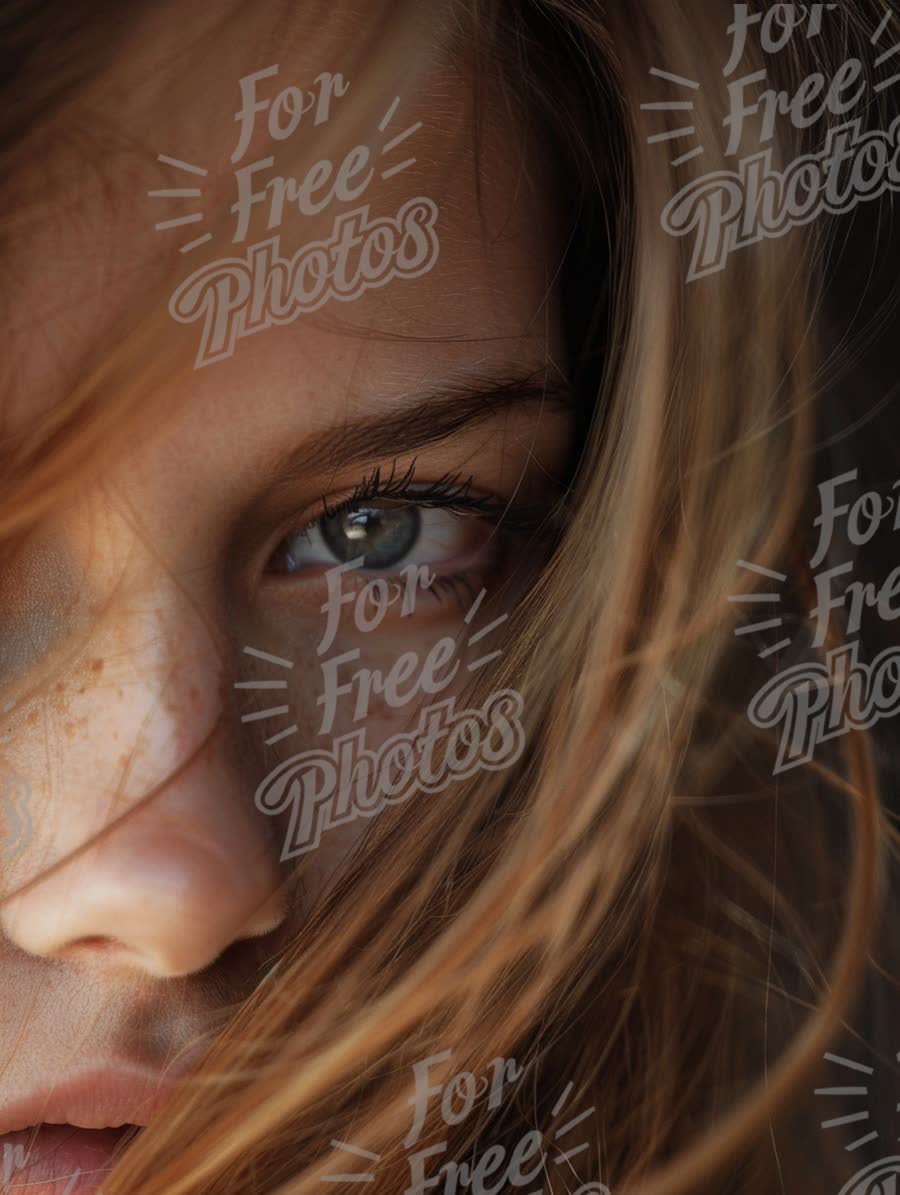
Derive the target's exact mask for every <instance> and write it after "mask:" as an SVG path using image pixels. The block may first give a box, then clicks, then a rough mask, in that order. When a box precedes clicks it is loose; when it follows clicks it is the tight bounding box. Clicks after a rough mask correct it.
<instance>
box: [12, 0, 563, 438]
mask: <svg viewBox="0 0 900 1195" xmlns="http://www.w3.org/2000/svg"><path fill="white" fill-rule="evenodd" d="M298 10H299V11H298ZM477 94H478V96H479V99H478V113H477V120H476V101H475V95H476V90H475V86H474V76H473V72H472V69H471V66H470V60H469V55H468V51H467V47H466V45H465V39H464V38H462V37H461V36H460V34H459V31H458V29H454V28H453V27H452V25H451V24H450V23H449V22H448V21H447V19H446V12H445V8H444V5H443V4H441V3H437V2H435V3H432V2H430V0H429V2H426V3H418V4H416V5H414V6H412V7H407V6H403V5H401V4H398V3H396V2H392V3H391V4H390V5H389V6H382V5H380V4H379V3H368V4H367V5H366V6H362V5H354V4H350V3H348V2H347V0H337V2H336V3H329V4H328V5H322V4H318V3H316V4H304V5H300V6H297V5H292V6H287V7H286V6H284V5H282V4H274V3H269V2H264V3H262V4H258V5H253V6H241V7H240V9H239V10H234V11H232V10H231V9H228V8H225V7H220V6H217V5H212V6H204V10H203V13H202V15H201V14H197V13H196V12H193V11H191V12H186V10H185V8H184V7H183V6H178V7H176V6H175V5H171V4H164V5H160V6H154V7H153V9H152V11H151V12H150V13H148V14H146V15H144V16H142V17H141V18H140V19H136V20H135V23H134V27H133V29H132V31H131V33H130V35H129V37H128V38H127V39H126V41H125V43H124V44H123V45H122V46H121V47H120V49H119V51H118V52H117V54H116V55H115V57H114V58H113V60H112V61H111V62H110V63H109V65H108V66H107V67H106V68H105V69H104V70H103V71H102V72H101V73H99V74H98V75H97V77H96V78H95V79H93V80H92V81H91V82H90V84H89V85H88V87H87V89H86V90H85V92H84V93H83V94H82V95H81V96H80V98H79V99H78V100H77V101H73V102H72V103H71V104H70V105H69V107H68V108H67V109H65V110H63V111H62V112H61V113H60V116H59V119H58V121H57V122H56V124H55V127H54V130H53V133H52V136H51V137H50V138H48V140H47V143H46V147H42V149H41V152H40V153H36V154H35V156H34V159H33V160H32V161H31V162H30V164H29V165H28V167H27V168H26V170H25V171H24V172H23V175H22V177H21V178H19V179H18V180H17V182H16V184H15V186H14V193H15V194H14V198H15V200H16V201H17V202H16V209H17V211H18V213H19V214H18V216H17V219H16V227H17V229H18V233H17V234H16V235H15V236H13V237H11V238H10V239H9V244H8V248H7V267H8V277H9V280H10V286H8V287H7V288H6V289H7V295H8V300H7V301H8V302H10V303H11V304H12V311H11V312H10V321H9V322H10V328H11V344H12V353H11V357H10V360H11V361H13V360H14V361H15V362H16V363H17V364H16V366H15V371H16V386H15V388H14V391H13V407H14V408H15V409H18V410H21V412H22V414H23V415H24V414H26V413H28V412H33V411H34V409H35V406H36V404H38V403H40V402H41V401H43V400H44V397H45V396H46V397H48V398H49V396H51V395H56V394H58V393H61V392H62V391H63V389H64V388H65V387H66V386H67V385H68V384H70V383H71V379H72V376H73V373H74V372H75V371H76V370H77V369H78V367H79V365H80V364H81V362H82V361H83V360H84V359H85V357H88V356H92V355H94V354H96V353H98V352H99V353H101V354H102V351H103V348H104V345H105V344H106V343H109V342H110V340H114V339H115V338H116V336H117V328H118V327H119V326H120V321H121V320H122V319H123V317H125V318H127V319H128V320H131V318H132V317H133V318H134V319H135V320H137V319H138V318H139V317H140V318H149V319H150V320H154V321H155V322H156V325H157V326H158V339H159V344H160V350H161V351H165V352H166V353H169V352H171V353H173V355H175V356H177V357H178V358H179V360H180V361H182V362H183V363H184V364H186V366H187V368H188V371H189V373H188V377H189V382H190V385H191V387H192V388H193V389H196V390H198V391H200V392H205V391H207V390H208V389H210V388H212V389H219V388H221V387H223V386H231V385H232V384H234V385H239V386H242V387H245V386H246V385H247V384H248V383H249V380H250V379H251V378H252V379H253V380H254V382H255V383H256V384H258V383H259V381H260V379H262V380H263V381H265V380H267V379H271V380H272V381H273V382H276V383H282V382H283V381H284V380H286V379H296V377H297V376H298V371H299V372H301V373H302V374H303V376H304V377H307V376H316V375H318V381H319V382H320V383H322V382H324V381H325V380H327V375H329V374H330V373H331V372H332V370H336V371H337V376H339V377H340V380H341V382H342V384H343V385H344V386H345V388H346V387H347V386H348V385H349V383H350V380H351V376H356V375H358V373H359V371H360V369H361V368H362V370H363V372H364V373H365V372H366V371H369V370H374V371H375V372H376V373H377V371H378V370H379V369H382V370H383V369H388V368H389V369H390V371H391V372H392V374H393V375H394V377H393V379H392V384H395V385H396V386H399V387H401V388H402V387H404V386H409V385H410V384H413V383H414V382H415V380H416V379H417V378H418V377H419V376H420V375H421V371H422V369H423V367H424V366H425V364H426V363H427V365H428V366H429V367H432V366H441V367H443V368H447V369H452V368H453V367H454V365H459V364H462V363H463V360H464V358H466V357H467V358H468V359H469V360H471V359H472V352H473V350H472V347H471V346H472V345H473V344H479V343H480V344H482V345H483V346H484V347H483V349H482V350H479V351H480V352H481V354H482V355H487V356H488V357H495V358H497V360H498V363H499V361H500V359H501V358H502V357H504V356H505V357H506V358H508V359H509V360H510V361H511V362H513V361H514V362H519V361H520V360H521V357H522V351H523V349H522V345H523V343H525V344H526V345H527V346H531V347H526V349H525V351H526V353H533V355H534V358H535V364H539V363H540V358H541V355H542V347H541V346H545V345H546V341H547V331H548V323H547V314H546V311H545V307H544V300H545V296H546V292H547V286H548V278H549V277H550V276H551V275H552V273H553V269H554V263H553V255H554V239H555V238H554V237H553V236H552V229H553V226H554V223H555V221H554V216H553V206H554V204H553V197H552V195H551V188H550V187H549V185H548V183H549V180H548V179H547V178H546V177H545V176H544V172H543V171H542V169H541V163H540V154H539V147H536V146H534V145H530V144H527V143H526V136H525V129H524V128H523V127H522V126H521V125H520V124H519V123H518V122H517V121H515V120H514V119H513V118H512V116H511V115H510V111H509V108H508V107H507V106H506V105H505V104H504V101H503V98H502V96H501V94H500V91H499V89H498V88H497V87H496V86H495V85H494V81H492V80H488V86H487V87H486V88H484V89H480V90H479V91H478V93H477ZM476 128H478V129H479V131H480V133H479V138H476ZM429 241H430V243H429ZM266 245H267V246H268V248H266V249H259V248H258V247H259V246H266ZM342 253H343V255H344V261H343V267H342V269H343V273H342V275H341V278H335V277H334V276H333V275H335V274H337V273H339V272H340V271H339V270H338V266H339V265H340V262H339V261H338V259H339V258H340V256H341V254H342ZM298 263H299V264H298ZM419 267H421V268H419ZM323 270H324V271H325V272H327V273H329V277H328V279H327V281H326V285H325V286H324V287H322V286H320V287H319V291H320V292H321V295H324V298H325V301H324V302H322V303H317V302H316V301H315V300H316V294H317V293H318V292H316V287H317V286H319V283H320V281H321V279H320V275H321V274H322V273H323ZM192 283H193V288H192ZM178 295H180V296H181V303H180V305H179V301H178V299H177V298H176V297H175V296H178ZM254 302H255V303H256V315H255V316H251V315H250V313H249V309H250V308H251V307H252V306H253V304H254ZM173 312H174V313H175V314H174V315H173ZM208 318H209V319H212V320H213V322H214V323H215V321H216V320H218V321H219V325H220V331H221V328H222V327H224V332H223V333H222V336H221V337H220V338H219V341H217V340H216V338H215V336H213V337H212V339H211V340H210V338H209V337H207V339H206V342H207V344H209V343H214V344H216V343H220V342H221V343H222V344H224V345H225V351H224V352H221V353H220V356H219V359H218V360H215V359H214V350H210V351H207V353H206V358H207V359H205V360H204V359H203V344H204V327H205V324H206V322H207V319H208ZM242 321H243V322H242ZM250 327H257V328H258V329H259V330H258V331H253V332H252V335H251V334H249V333H248V332H247V331H246V329H247V328H250ZM235 328H237V332H236V334H235V335H234V336H233V337H231V340H230V350H229V336H230V333H231V332H233V331H234V330H235ZM242 329H243V331H242ZM463 346H468V347H465V348H464V347H463ZM220 347H221V344H220ZM17 350H18V351H17ZM36 350H37V351H36ZM339 363H342V364H340V365H339ZM198 364H199V368H197V366H198ZM213 378H214V379H215V380H214V381H213V380H212V379H213ZM350 389H351V390H353V387H352V386H351V387H350ZM369 389H371V388H369ZM365 390H366V387H365V386H363V388H362V391H363V393H362V397H363V398H365V397H366V395H365V393H364V392H365ZM23 396H27V400H26V399H25V398H24V397H23ZM369 397H370V396H369ZM350 401H353V395H351V397H350Z"/></svg>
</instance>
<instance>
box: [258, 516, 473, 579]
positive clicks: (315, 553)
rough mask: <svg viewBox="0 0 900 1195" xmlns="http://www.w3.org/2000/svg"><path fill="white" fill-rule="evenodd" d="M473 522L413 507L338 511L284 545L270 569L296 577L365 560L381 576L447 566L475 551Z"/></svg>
mask: <svg viewBox="0 0 900 1195" xmlns="http://www.w3.org/2000/svg"><path fill="white" fill-rule="evenodd" d="M473 522H474V520H464V519H461V518H459V516H457V515H454V514H453V513H452V512H450V511H448V510H441V509H439V508H429V507H419V506H415V505H411V504H405V505H403V506H374V505H373V506H366V507H362V508H360V509H350V510H343V511H338V512H337V513H336V514H333V515H325V516H323V517H322V518H320V519H318V520H317V521H316V522H315V523H313V524H312V525H311V526H310V527H308V528H306V530H305V531H301V532H296V533H294V534H292V535H290V536H288V537H287V538H286V539H285V540H283V541H282V543H281V545H280V547H279V548H278V550H277V551H276V553H275V557H274V559H273V561H272V564H271V565H270V568H271V569H272V571H275V572H279V573H289V574H293V573H297V572H299V571H301V570H302V569H303V568H308V567H310V566H315V565H334V564H343V563H345V562H346V561H348V560H355V559H357V558H358V557H359V556H362V557H363V565H362V567H363V568H364V569H368V570H371V571H375V572H377V571H382V572H385V571H387V570H389V569H390V570H396V571H399V570H400V569H402V568H404V567H406V566H407V565H410V564H416V565H420V564H446V563H449V562H451V561H452V560H453V559H454V558H455V557H457V556H459V555H460V554H461V553H464V552H465V551H466V550H467V549H468V548H470V547H471V544H472V532H473V527H472V526H471V524H472V523H473ZM467 524H468V526H467Z"/></svg>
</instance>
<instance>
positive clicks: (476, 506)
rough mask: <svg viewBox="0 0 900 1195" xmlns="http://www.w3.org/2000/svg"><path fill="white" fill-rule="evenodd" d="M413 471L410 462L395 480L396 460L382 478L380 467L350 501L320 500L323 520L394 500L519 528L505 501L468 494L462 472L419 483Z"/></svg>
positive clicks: (469, 485)
mask: <svg viewBox="0 0 900 1195" xmlns="http://www.w3.org/2000/svg"><path fill="white" fill-rule="evenodd" d="M415 470H416V462H415V461H413V462H412V464H411V465H410V466H409V468H408V469H407V470H406V472H405V473H403V474H402V475H401V476H399V477H398V476H397V462H396V461H395V462H394V463H393V465H392V466H391V470H390V473H389V474H388V475H387V476H386V477H383V476H382V471H381V467H380V466H379V467H378V468H376V469H375V470H374V472H373V473H372V474H371V475H370V476H368V477H365V478H363V480H362V481H361V482H359V484H358V485H357V486H356V488H355V489H354V491H353V493H352V494H351V495H350V497H349V498H345V499H344V500H343V501H341V502H339V503H337V504H336V505H334V506H330V505H329V503H328V500H327V499H326V498H322V511H323V516H322V517H324V518H328V519H332V518H335V517H336V516H338V515H342V514H345V513H346V512H348V511H355V510H360V509H362V508H363V507H365V506H366V504H367V503H370V502H375V501H385V500H393V501H395V502H402V503H406V504H407V505H410V506H425V507H433V508H438V509H442V510H449V511H451V512H452V513H454V514H458V515H461V516H465V515H473V516H480V517H482V518H486V519H492V520H495V521H497V522H499V521H500V519H501V518H503V519H504V522H506V521H507V516H509V517H510V519H511V520H512V522H513V523H518V524H519V525H520V526H521V522H520V519H519V517H518V516H521V515H522V514H524V512H522V511H519V512H517V511H516V510H515V508H513V507H511V506H510V504H509V503H508V502H504V501H502V500H500V499H498V498H489V497H486V496H479V495H474V494H472V493H470V491H471V488H472V485H473V483H474V481H475V478H474V476H470V477H468V478H467V479H466V480H463V474H462V473H447V474H445V475H444V476H443V477H441V478H439V479H438V480H437V481H433V482H427V483H419V482H416V481H415Z"/></svg>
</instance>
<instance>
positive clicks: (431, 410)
mask: <svg viewBox="0 0 900 1195" xmlns="http://www.w3.org/2000/svg"><path fill="white" fill-rule="evenodd" d="M573 404H574V393H573V390H572V387H571V386H570V385H569V383H568V382H566V381H565V380H563V379H561V378H555V379H550V378H548V377H547V376H546V374H545V373H544V371H541V372H539V373H534V372H533V373H529V374H521V375H515V374H511V373H510V372H509V371H507V372H506V373H505V374H503V375H497V374H493V375H492V374H484V375H472V374H467V375H462V376H460V378H459V379H458V380H454V381H450V382H447V383H444V384H443V385H442V386H440V387H438V388H437V389H435V390H432V391H430V392H429V393H428V394H427V395H426V396H424V397H423V396H422V395H421V394H420V395H417V396H416V399H415V402H412V403H409V404H405V405H400V406H398V407H395V408H393V409H392V410H390V411H387V412H384V413H382V414H376V415H370V416H366V417H364V418H362V419H358V420H352V421H350V422H349V423H344V424H341V425H340V426H339V427H335V428H330V429H329V430H328V431H326V432H323V433H322V434H320V435H318V436H314V437H313V438H312V439H310V440H308V441H307V442H306V443H305V444H303V446H302V447H301V448H300V449H295V450H293V451H291V452H288V453H286V454H285V455H284V456H282V457H281V458H280V460H279V461H277V462H276V463H275V465H274V467H273V469H272V470H271V472H270V476H272V477H273V478H274V479H275V485H276V486H280V485H291V484H293V483H295V482H296V481H298V480H300V479H303V478H305V477H308V475H309V472H310V470H311V469H316V470H327V469H340V468H344V467H346V466H347V465H352V464H358V463H361V462H367V461H372V460H375V459H378V458H384V457H386V456H389V455H392V456H394V457H399V456H403V455H405V454H407V453H409V452H414V451H415V450H416V449H419V448H424V447H426V446H430V445H434V444H439V443H441V442H442V441H444V440H447V439H450V438H451V437H452V436H454V435H456V434H458V433H459V432H461V431H463V430H470V429H471V428H473V427H476V426H477V425H478V424H479V423H483V422H484V421H485V420H488V419H491V418H493V417H494V416H496V415H498V414H499V413H501V412H503V411H505V410H508V409H509V408H511V407H521V406H534V407H538V408H540V409H542V410H547V411H548V412H549V411H553V412H558V411H564V410H570V409H571V408H572V406H573Z"/></svg>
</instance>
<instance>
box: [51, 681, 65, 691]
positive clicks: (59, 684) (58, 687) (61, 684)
mask: <svg viewBox="0 0 900 1195" xmlns="http://www.w3.org/2000/svg"><path fill="white" fill-rule="evenodd" d="M65 687H66V685H65V682H64V681H58V682H57V683H56V684H55V685H54V686H53V688H54V690H55V692H57V693H61V692H62V691H63V689H65Z"/></svg>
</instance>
